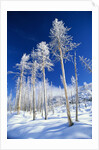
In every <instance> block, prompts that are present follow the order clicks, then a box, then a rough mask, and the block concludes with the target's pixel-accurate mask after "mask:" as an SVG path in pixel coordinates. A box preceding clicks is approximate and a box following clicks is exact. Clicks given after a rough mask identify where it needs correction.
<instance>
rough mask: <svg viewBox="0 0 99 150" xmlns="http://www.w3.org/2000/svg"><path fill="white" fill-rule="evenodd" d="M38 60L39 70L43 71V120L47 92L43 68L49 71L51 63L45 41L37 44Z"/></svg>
mask: <svg viewBox="0 0 99 150" xmlns="http://www.w3.org/2000/svg"><path fill="white" fill-rule="evenodd" d="M37 53H38V60H39V64H40V70H41V71H42V72H43V83H44V106H45V120H46V119H47V94H46V80H45V68H47V69H48V70H49V71H51V70H52V66H53V63H52V62H51V59H50V58H49V55H50V53H49V47H48V44H47V43H46V42H41V43H39V44H38V45H37Z"/></svg>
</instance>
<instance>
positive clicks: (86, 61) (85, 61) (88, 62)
mask: <svg viewBox="0 0 99 150" xmlns="http://www.w3.org/2000/svg"><path fill="white" fill-rule="evenodd" d="M79 59H80V61H81V62H82V64H84V66H85V68H86V69H87V70H89V72H92V61H91V60H90V59H87V58H84V57H83V56H82V57H81V56H79Z"/></svg>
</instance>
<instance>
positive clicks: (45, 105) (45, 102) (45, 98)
mask: <svg viewBox="0 0 99 150" xmlns="http://www.w3.org/2000/svg"><path fill="white" fill-rule="evenodd" d="M43 82H44V107H45V120H47V96H46V83H45V82H46V81H45V69H44V67H43Z"/></svg>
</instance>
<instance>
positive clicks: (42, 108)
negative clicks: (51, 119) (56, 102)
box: [41, 95, 43, 117]
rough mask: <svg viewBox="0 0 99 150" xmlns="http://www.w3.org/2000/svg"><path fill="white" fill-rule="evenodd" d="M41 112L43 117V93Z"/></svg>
mask: <svg viewBox="0 0 99 150" xmlns="http://www.w3.org/2000/svg"><path fill="white" fill-rule="evenodd" d="M41 114H42V117H43V98H42V95H41Z"/></svg>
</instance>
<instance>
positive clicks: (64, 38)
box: [50, 19, 80, 61]
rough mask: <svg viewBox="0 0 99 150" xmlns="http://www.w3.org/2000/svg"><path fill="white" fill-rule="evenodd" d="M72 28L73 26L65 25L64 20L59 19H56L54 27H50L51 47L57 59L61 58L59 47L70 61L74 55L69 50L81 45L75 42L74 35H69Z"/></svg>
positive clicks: (64, 56) (64, 57) (63, 55)
mask: <svg viewBox="0 0 99 150" xmlns="http://www.w3.org/2000/svg"><path fill="white" fill-rule="evenodd" d="M70 29H71V28H68V27H65V26H64V23H63V21H58V19H55V20H54V21H53V23H52V28H51V29H50V37H51V39H52V41H51V43H50V47H51V49H52V53H53V55H54V56H56V59H57V60H60V52H59V47H60V48H61V50H62V57H63V59H65V60H67V61H70V60H71V58H72V55H71V54H70V53H68V52H70V51H71V50H73V49H74V48H76V47H77V46H78V45H80V44H76V43H74V42H73V37H72V36H71V35H68V31H69V30H70Z"/></svg>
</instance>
